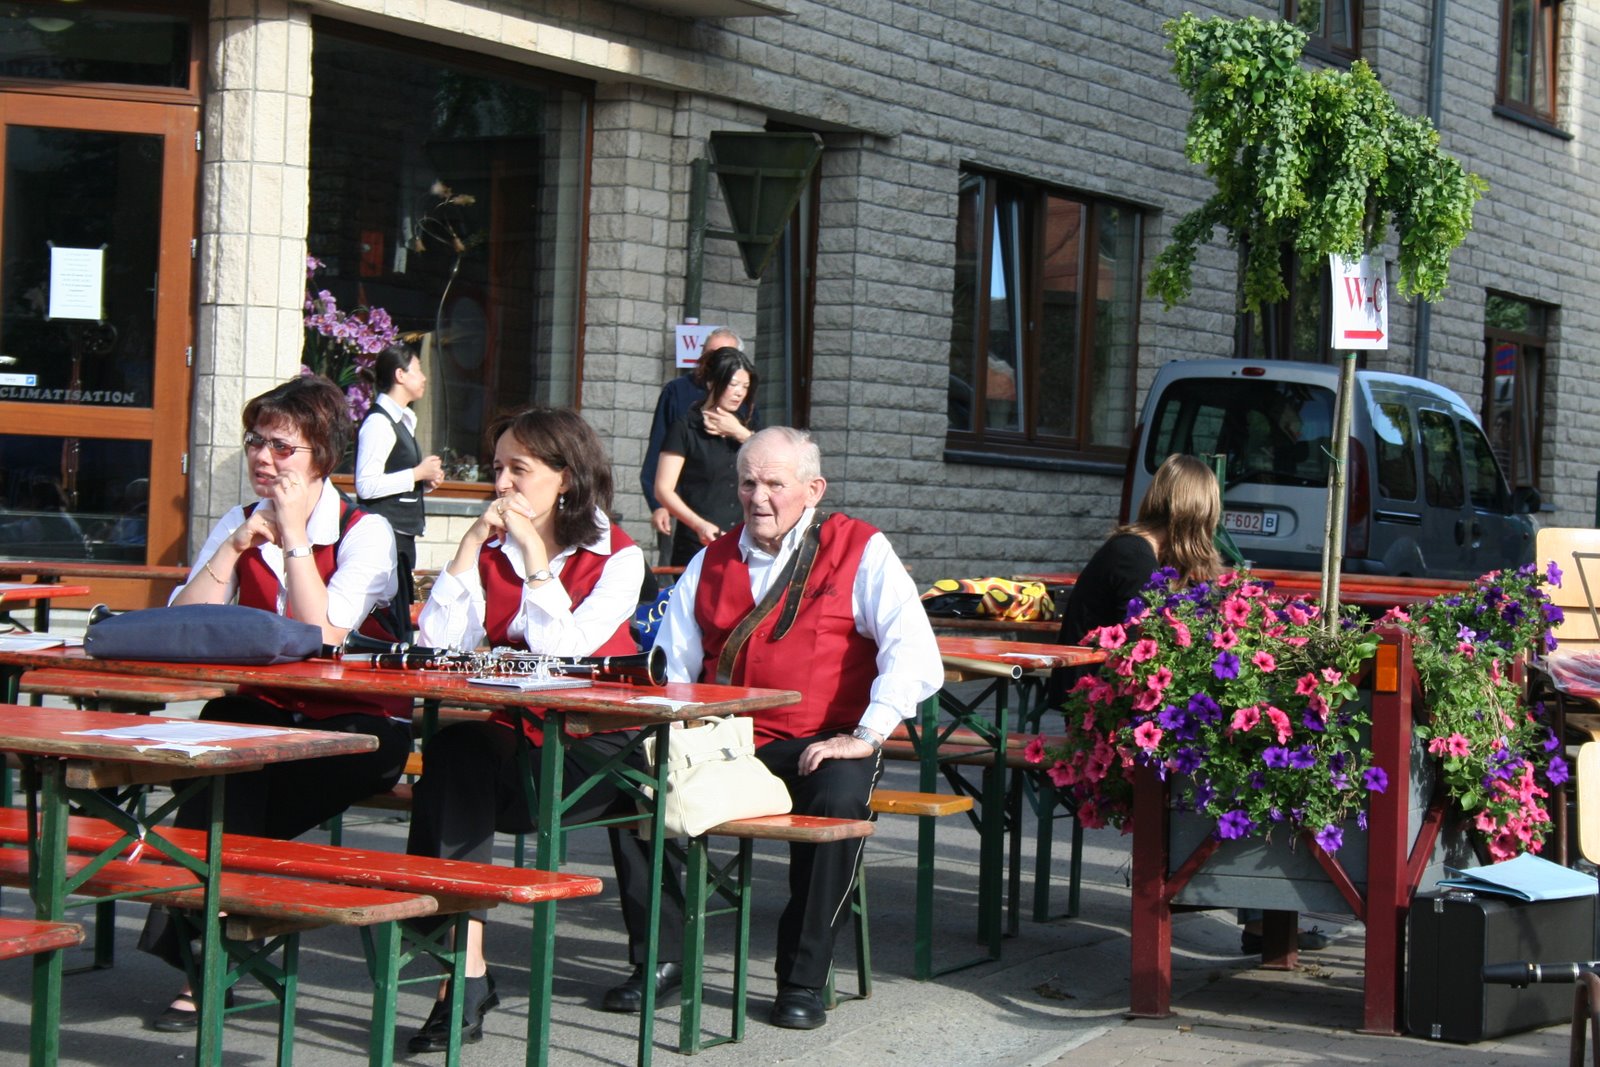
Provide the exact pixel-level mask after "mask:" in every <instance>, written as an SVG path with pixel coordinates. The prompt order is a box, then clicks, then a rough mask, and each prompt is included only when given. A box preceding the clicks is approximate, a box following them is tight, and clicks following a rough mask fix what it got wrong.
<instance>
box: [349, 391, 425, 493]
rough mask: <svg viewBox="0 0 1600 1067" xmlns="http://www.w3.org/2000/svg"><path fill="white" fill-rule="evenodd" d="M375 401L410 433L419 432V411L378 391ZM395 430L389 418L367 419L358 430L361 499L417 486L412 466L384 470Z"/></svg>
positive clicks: (411, 490)
mask: <svg viewBox="0 0 1600 1067" xmlns="http://www.w3.org/2000/svg"><path fill="white" fill-rule="evenodd" d="M373 403H374V404H376V405H377V406H378V407H380V408H382V409H383V410H384V411H386V412H388V413H389V415H390V416H392V417H393V418H396V419H398V420H400V423H401V424H402V425H403V426H405V428H406V429H407V430H410V431H411V436H412V437H415V436H417V413H416V412H415V411H412V410H411V409H410V408H408V407H401V406H400V405H399V404H396V403H395V402H394V401H393V400H390V399H389V394H387V393H379V394H378V395H377V397H376V399H374V400H373ZM394 442H395V432H394V423H392V422H390V421H389V420H388V419H364V420H363V421H362V423H361V429H360V431H359V432H358V433H357V434H356V496H358V497H360V498H361V499H362V500H376V499H378V498H379V497H385V496H399V495H400V494H402V493H412V492H415V491H416V489H417V479H416V478H415V476H413V475H412V473H411V468H409V467H407V468H406V469H405V470H399V471H391V472H389V473H384V469H383V468H384V466H385V464H387V463H388V462H389V453H390V452H393V451H394Z"/></svg>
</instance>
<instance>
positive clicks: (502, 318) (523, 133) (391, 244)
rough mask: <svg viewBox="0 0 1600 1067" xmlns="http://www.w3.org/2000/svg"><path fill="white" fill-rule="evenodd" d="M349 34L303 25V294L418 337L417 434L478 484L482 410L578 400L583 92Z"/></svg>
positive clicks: (484, 460)
mask: <svg viewBox="0 0 1600 1067" xmlns="http://www.w3.org/2000/svg"><path fill="white" fill-rule="evenodd" d="M353 32H354V31H351V30H348V29H346V28H341V27H339V26H337V24H332V23H321V22H319V23H318V24H317V25H316V40H315V43H314V48H313V56H312V79H313V83H314V84H315V86H316V90H315V94H314V96H313V98H312V108H311V210H310V226H309V234H308V238H307V243H308V252H309V253H310V254H311V255H312V256H314V257H316V258H317V259H319V260H321V261H322V262H323V264H324V268H323V270H322V271H321V273H320V274H319V275H318V278H317V281H316V284H317V285H318V286H319V287H321V288H326V289H327V290H328V291H330V292H331V293H332V294H333V295H334V297H335V298H336V300H337V302H338V306H339V307H340V308H355V307H373V308H382V309H383V310H385V311H386V312H387V313H388V314H389V316H390V317H391V318H392V319H393V320H394V322H395V323H396V325H398V327H399V328H400V330H401V331H402V332H405V333H411V334H415V335H417V336H418V337H419V339H420V341H419V343H420V346H421V350H422V357H423V365H424V369H425V370H426V371H427V373H428V376H429V378H430V383H429V387H428V394H427V396H426V397H424V399H423V400H422V401H420V402H419V403H418V404H417V405H416V411H417V415H418V420H419V425H418V431H417V438H418V440H419V441H420V442H421V443H422V445H423V447H424V448H425V449H429V450H431V451H435V452H438V453H439V454H440V455H441V456H443V457H445V458H446V463H447V475H448V476H449V477H451V478H452V479H453V480H465V481H475V480H479V479H486V478H487V476H488V458H489V457H488V455H487V453H486V452H485V450H484V448H485V446H484V444H483V434H484V431H485V429H486V428H487V426H488V424H489V423H490V422H491V421H492V420H493V418H494V417H495V415H496V414H498V413H499V412H501V411H503V410H506V409H510V408H516V407H521V406H524V405H527V404H535V403H537V404H557V405H565V404H572V403H574V402H575V401H576V399H577V395H578V391H577V360H578V350H579V344H580V334H581V331H580V328H579V327H580V324H579V322H578V319H577V309H578V301H579V293H580V290H581V285H580V279H579V277H578V266H579V262H580V261H579V255H578V252H579V240H578V238H579V237H580V235H581V228H582V220H583V203H584V198H583V192H584V174H585V169H586V168H585V156H584V153H585V147H584V146H585V141H586V138H585V129H586V124H587V121H588V120H587V101H586V96H585V95H584V94H583V93H581V92H579V91H578V90H576V89H575V88H571V87H568V86H567V85H566V83H561V82H556V81H552V80H549V79H529V80H523V79H521V78H515V79H514V78H511V77H503V76H500V75H498V74H497V73H496V72H495V71H494V70H493V69H492V68H491V69H486V68H485V64H484V63H483V62H482V60H481V57H479V58H477V59H475V60H473V61H472V62H471V65H470V66H469V65H468V64H467V61H466V60H463V61H462V62H460V63H457V62H455V61H453V60H452V59H451V58H439V55H438V54H436V53H420V52H412V51H409V50H406V46H405V45H404V44H403V43H401V42H395V43H394V44H393V45H392V46H391V45H390V44H389V43H388V42H389V41H390V39H388V38H384V39H382V42H383V43H380V42H379V41H378V40H377V39H373V38H366V37H363V38H361V39H357V38H355V37H353V36H347V34H350V33H353ZM357 101H371V102H372V104H371V106H357V105H356V103H355V102H357Z"/></svg>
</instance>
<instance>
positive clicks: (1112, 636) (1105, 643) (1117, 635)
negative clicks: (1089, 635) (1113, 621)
mask: <svg viewBox="0 0 1600 1067" xmlns="http://www.w3.org/2000/svg"><path fill="white" fill-rule="evenodd" d="M1098 641H1099V645H1100V647H1101V648H1104V649H1113V648H1121V647H1122V646H1123V645H1125V644H1127V643H1128V633H1127V631H1126V630H1124V629H1123V628H1122V627H1120V626H1102V627H1100V634H1099V639H1098Z"/></svg>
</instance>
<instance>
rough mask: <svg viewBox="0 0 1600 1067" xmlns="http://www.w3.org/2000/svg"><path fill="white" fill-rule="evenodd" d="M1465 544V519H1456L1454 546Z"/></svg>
mask: <svg viewBox="0 0 1600 1067" xmlns="http://www.w3.org/2000/svg"><path fill="white" fill-rule="evenodd" d="M1466 543H1467V521H1466V520H1465V519H1457V520H1456V544H1458V545H1464V544H1466Z"/></svg>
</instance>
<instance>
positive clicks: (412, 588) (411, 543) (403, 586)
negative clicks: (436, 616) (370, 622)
mask: <svg viewBox="0 0 1600 1067" xmlns="http://www.w3.org/2000/svg"><path fill="white" fill-rule="evenodd" d="M394 551H395V557H396V565H395V571H394V573H395V578H396V579H397V581H398V582H399V585H398V586H397V588H396V589H395V594H394V599H393V600H391V601H390V602H389V608H390V610H391V611H392V612H393V613H394V622H395V625H396V626H399V627H400V628H401V629H403V630H404V631H405V632H404V633H397V634H395V637H396V638H398V639H399V640H401V641H410V640H411V639H412V638H413V637H414V636H415V634H414V632H413V629H412V626H411V605H413V604H415V603H416V602H417V583H416V578H415V577H414V576H413V575H412V573H411V572H412V571H414V570H415V569H416V566H417V538H416V536H415V535H414V534H403V533H396V534H395V535H394Z"/></svg>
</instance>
